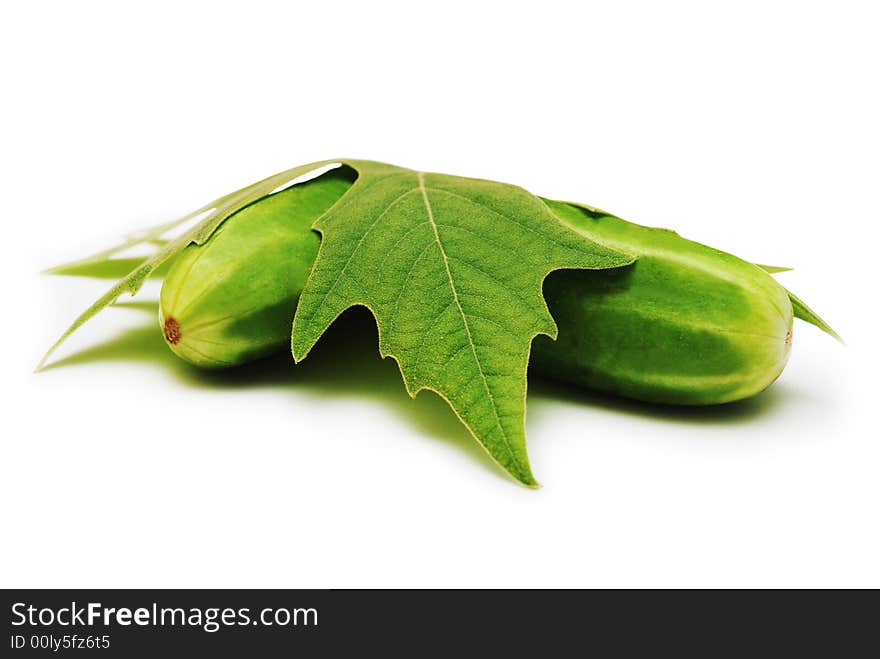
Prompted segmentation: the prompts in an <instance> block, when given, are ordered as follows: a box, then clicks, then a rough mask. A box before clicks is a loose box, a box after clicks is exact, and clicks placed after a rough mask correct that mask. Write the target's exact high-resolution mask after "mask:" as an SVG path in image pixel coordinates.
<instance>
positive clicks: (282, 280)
mask: <svg viewBox="0 0 880 659" xmlns="http://www.w3.org/2000/svg"><path fill="white" fill-rule="evenodd" d="M354 178H355V174H354V172H353V170H351V169H349V168H344V167H343V168H339V169H334V170H332V171H330V172H328V173H326V174H324V175H323V176H321V177H320V178H317V179H313V180H311V181H308V182H306V183H303V184H300V185H296V186H293V187H290V188H287V189H286V190H282V191H281V192H278V193H276V194H273V195H270V196H268V197H265V198H263V199H261V200H259V201H257V202H255V203H253V204H251V205H250V206H246V207H245V208H243V209H241V210H240V211H238V212H237V213H235V214H234V215H232V216H231V217H229V218H228V219H227V220H226V221H225V222H224V223H223V224H221V225H220V227H219V228H218V229H217V231H216V232H214V234H213V235H212V236H211V238H210V239H209V240H208V241H207V242H206V243H205V244H203V245H195V244H191V245H189V246H187V247H186V248H185V249H184V250H183V251H182V252H181V254H180V256H178V257H177V258H176V259H175V261H174V263H173V264H172V266H171V268H170V270H169V271H168V274H167V275H166V277H165V279H164V281H163V282H162V292H161V294H160V300H159V322H160V324H161V326H162V332H163V334H164V336H165V342H166V343H167V344H168V345H169V346H170V347H171V349H172V350H173V351H174V352H175V353H176V354H177V355H178V356H179V357H181V358H183V359H185V360H186V361H188V362H190V363H192V364H195V365H196V366H200V367H203V368H222V367H227V366H235V365H238V364H243V363H245V362H248V361H251V360H254V359H257V358H259V357H264V356H266V355H268V354H271V353H273V352H277V351H278V350H280V349H281V348H283V347H285V346H289V345H290V327H291V323H292V322H293V315H294V312H295V311H296V301H297V299H298V298H299V294H300V292H301V291H302V289H303V286H304V285H305V283H306V278H307V277H308V276H309V272H310V271H311V269H312V264H313V263H314V261H315V257H316V256H317V254H318V245H319V238H318V234H316V233H315V232H314V231H312V228H311V227H312V223H313V222H314V221H315V220H316V219H318V217H320V216H321V215H322V214H323V213H324V212H325V211H326V210H327V209H328V208H330V206H332V205H333V204H334V203H335V202H336V201H337V200H338V199H339V198H340V197H341V196H342V195H343V194H345V192H346V190H348V188H349V187H350V186H351V184H352V183H353V182H354Z"/></svg>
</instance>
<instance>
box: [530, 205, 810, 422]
mask: <svg viewBox="0 0 880 659" xmlns="http://www.w3.org/2000/svg"><path fill="white" fill-rule="evenodd" d="M545 201H546V203H547V204H548V205H549V206H550V208H551V209H552V210H553V211H554V212H555V213H556V215H557V216H558V217H559V218H560V219H561V220H562V221H563V222H565V223H566V224H568V225H570V226H571V227H573V228H575V229H576V230H578V231H580V232H582V233H583V234H585V235H587V236H589V237H590V238H591V239H593V240H595V241H597V242H600V243H604V244H606V245H609V246H611V247H619V248H621V249H626V250H628V251H630V252H634V253H636V254H638V255H639V258H638V260H637V261H636V262H635V263H633V264H632V265H630V266H627V267H624V268H619V269H616V270H608V271H602V272H600V271H585V270H578V271H574V270H560V271H556V272H554V273H551V274H550V275H549V276H548V277H547V279H546V280H545V283H544V295H545V298H546V300H547V303H548V305H549V307H550V311H551V313H552V314H553V317H554V318H555V319H556V323H557V326H558V327H559V336H558V339H557V340H556V341H551V340H549V339H548V338H547V337H544V336H540V337H537V338H536V339H535V342H534V344H533V353H532V367H533V369H534V370H536V371H537V372H539V373H541V374H543V375H545V376H548V377H552V378H554V379H559V380H563V381H567V382H571V383H574V384H577V385H583V386H586V387H590V388H593V389H598V390H601V391H606V392H610V393H613V394H619V395H622V396H627V397H629V398H636V399H639V400H645V401H650V402H655V403H671V404H682V405H707V404H714V403H725V402H729V401H734V400H739V399H742V398H746V397H749V396H752V395H754V394H757V393H758V392H760V391H762V390H764V389H766V388H767V387H768V386H769V385H770V384H771V383H772V382H773V381H774V380H775V379H776V378H777V377H779V375H780V373H782V370H783V368H784V367H785V364H786V362H787V361H788V355H789V352H790V349H791V338H792V333H791V332H792V318H793V312H792V305H791V302H790V301H789V297H788V293H787V291H786V290H785V289H784V288H783V287H782V286H780V285H779V284H778V283H777V282H776V281H775V280H774V279H773V278H772V277H771V276H770V275H769V274H767V273H766V272H765V271H764V270H762V269H761V268H760V267H758V266H756V265H753V264H751V263H748V262H747V261H743V260H742V259H739V258H737V257H735V256H732V255H730V254H727V253H725V252H721V251H718V250H716V249H712V248H711V247H706V246H704V245H701V244H699V243H695V242H693V241H690V240H687V239H685V238H682V237H681V236H679V235H678V234H677V233H675V232H674V231H669V230H666V229H653V228H648V227H643V226H640V225H638V224H633V223H631V222H626V221H624V220H621V219H619V218H617V217H614V216H612V215H608V214H605V213H602V212H600V211H596V210H594V209H590V208H588V207H579V206H576V205H573V204H566V203H560V202H555V201H550V200H545Z"/></svg>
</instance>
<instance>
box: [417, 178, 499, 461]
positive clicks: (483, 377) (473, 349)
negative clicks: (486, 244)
mask: <svg viewBox="0 0 880 659" xmlns="http://www.w3.org/2000/svg"><path fill="white" fill-rule="evenodd" d="M418 181H419V190H420V191H421V193H422V201H423V202H424V204H425V211H426V212H427V214H428V222H430V224H431V230H432V231H433V232H434V240H435V241H436V242H437V248H438V249H439V250H440V256H442V257H443V267H444V268H445V270H446V277H447V279H448V280H449V288H450V289H451V290H452V297H453V300H454V302H455V306H456V308H457V309H458V313H459V315H460V316H461V322H462V324H463V325H464V330H465V333H466V334H467V340H468V344H469V345H470V348H471V354H472V355H473V356H474V361H475V362H476V364H477V370H478V371H479V374H480V381H481V382H482V383H483V388H484V389H485V390H486V394H488V396H489V402H490V403H491V404H492V415H493V416H494V417H495V425H496V426H497V427H498V430H499V431H500V432H501V438H502V439H503V440H504V448H505V449H506V450H507V453H508V454H509V455H510V459H511V460H512V461H513V464H516V456H515V455H514V453H513V448H512V447H511V446H510V440H509V439H508V438H507V433H506V432H504V427H503V426H502V425H501V419H500V417H499V415H498V406H497V405H496V403H495V397H494V396H493V395H492V389H491V388H490V387H489V381H488V380H487V379H486V374H485V373H484V372H483V365H482V363H481V362H480V358H479V356H478V355H477V348H476V346H475V345H474V340H473V336H472V335H471V328H470V325H469V324H468V321H467V316H466V315H465V313H464V309H463V308H462V306H461V301H460V300H459V299H458V289H457V288H456V287H455V281H454V280H453V278H452V271H451V270H450V269H449V257H448V256H447V255H446V249H445V248H444V247H443V241H442V240H440V232H439V231H438V229H437V222H436V221H435V220H434V211H433V209H432V208H431V202H430V200H429V199H428V190H427V189H426V188H425V173H424V172H419V173H418Z"/></svg>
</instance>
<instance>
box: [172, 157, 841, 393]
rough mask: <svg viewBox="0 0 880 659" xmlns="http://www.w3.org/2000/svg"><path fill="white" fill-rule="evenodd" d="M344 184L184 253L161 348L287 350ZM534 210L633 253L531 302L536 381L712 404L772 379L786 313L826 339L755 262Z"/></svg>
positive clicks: (205, 359)
mask: <svg viewBox="0 0 880 659" xmlns="http://www.w3.org/2000/svg"><path fill="white" fill-rule="evenodd" d="M354 178H355V177H354V174H353V172H352V171H351V170H350V169H348V168H346V167H342V168H339V169H335V170H332V171H330V172H329V173H327V174H324V175H323V176H321V177H319V178H317V179H313V180H312V181H308V182H306V183H303V184H300V185H297V186H294V187H292V188H289V189H287V190H283V191H281V192H279V193H277V194H274V195H271V196H269V197H266V198H264V199H261V200H259V201H256V202H255V203H252V204H251V205H249V206H247V207H245V208H243V209H242V210H239V211H238V212H237V213H235V214H234V215H232V216H231V217H229V218H228V219H227V220H226V221H225V222H224V223H223V224H222V225H221V226H220V228H219V229H217V230H216V231H215V232H214V233H213V235H211V236H210V238H209V239H208V240H207V241H205V242H204V243H203V244H201V245H196V244H192V245H189V246H188V247H186V248H185V249H184V250H183V251H182V253H181V254H180V255H179V256H178V257H177V258H176V260H175V261H174V263H173V265H172V267H171V269H170V271H169V272H168V274H167V276H166V277H165V280H164V283H163V286H162V292H161V305H160V306H161V323H162V330H163V334H164V336H165V338H166V341H167V342H168V344H169V346H170V347H171V349H172V350H174V352H175V353H176V354H177V355H179V356H180V357H182V358H183V359H185V360H187V361H189V362H191V363H193V364H195V365H197V366H201V367H209V368H214V367H228V366H233V365H237V364H241V363H244V362H247V361H250V360H252V359H255V358H258V357H261V356H264V355H267V354H270V353H272V352H277V351H282V350H286V349H288V346H289V343H290V333H291V330H290V328H291V322H292V320H293V316H294V312H295V309H296V304H297V299H298V297H299V295H300V293H301V292H302V290H303V286H304V284H305V282H306V279H307V277H308V275H309V272H310V269H311V266H312V262H313V261H314V259H315V256H316V254H317V251H318V247H319V237H318V235H317V234H316V233H315V232H314V231H312V229H311V227H312V224H313V223H314V222H315V221H316V220H317V219H318V218H319V217H320V216H321V215H322V214H323V213H324V212H325V211H327V209H329V208H330V207H332V206H333V204H334V203H335V202H337V201H338V200H339V199H340V198H341V197H342V196H343V195H344V194H345V192H346V191H347V190H348V188H349V187H350V186H351V184H352V182H353V180H354ZM544 201H545V203H546V204H547V206H548V207H549V208H550V210H552V211H553V213H554V214H555V215H556V216H557V217H558V218H559V220H560V221H562V222H563V223H565V224H566V225H568V226H570V227H573V228H574V229H576V230H577V231H578V232H581V233H582V234H584V235H586V236H587V237H589V238H590V239H591V240H593V241H595V242H597V243H599V244H602V245H607V246H609V247H612V248H615V249H618V250H621V251H622V252H626V253H631V254H635V255H636V256H638V259H637V261H636V262H635V263H633V264H631V265H628V266H625V267H622V268H616V269H607V270H558V271H556V272H553V273H551V274H550V275H549V276H548V277H547V279H546V280H545V284H544V294H545V297H546V300H547V303H548V305H549V307H550V311H551V313H552V315H553V317H554V319H555V320H556V323H557V325H558V329H559V334H558V339H557V340H556V341H553V340H551V339H550V338H548V337H546V336H538V337H537V338H536V339H535V341H534V344H533V354H532V358H531V363H532V367H533V369H535V370H537V371H538V372H540V373H541V374H542V375H544V376H547V377H550V378H554V379H558V380H563V381H567V382H571V383H574V384H577V385H583V386H586V387H590V388H593V389H598V390H602V391H607V392H611V393H614V394H619V395H623V396H627V397H631V398H635V399H640V400H646V401H651V402H659V403H672V404H689V405H705V404H714V403H724V402H729V401H733V400H739V399H742V398H746V397H748V396H752V395H754V394H756V393H758V392H760V391H762V390H763V389H765V388H766V387H767V386H769V385H770V384H771V383H772V382H773V381H774V380H775V379H776V378H777V377H778V376H779V374H780V373H781V372H782V369H783V368H784V367H785V364H786V361H787V360H788V356H789V352H790V348H791V341H792V317H793V315H797V316H798V317H800V318H803V319H804V320H806V321H808V322H811V323H813V324H814V325H817V326H818V327H820V328H822V329H823V330H825V331H827V332H829V333H830V334H832V335H833V334H834V333H833V330H831V329H830V327H828V326H827V324H825V323H824V321H822V320H821V319H820V318H819V317H818V316H817V315H816V314H815V313H814V312H812V311H811V310H810V309H809V308H808V307H806V305H804V304H803V303H802V302H801V301H800V300H798V299H797V298H795V297H794V296H790V295H789V293H788V292H787V291H786V290H785V289H784V288H783V287H782V286H780V285H779V284H778V283H777V282H776V281H775V280H774V279H773V278H772V277H771V276H770V275H769V274H768V273H767V272H766V271H764V270H762V269H761V268H760V267H758V266H756V265H753V264H751V263H748V262H746V261H743V260H741V259H739V258H737V257H735V256H732V255H730V254H727V253H725V252H721V251H718V250H715V249H712V248H709V247H706V246H704V245H700V244H698V243H695V242H692V241H690V240H686V239H685V238H682V237H681V236H679V235H678V234H676V233H674V232H672V231H668V230H664V229H652V228H648V227H643V226H640V225H637V224H633V223H630V222H626V221H624V220H621V219H619V218H617V217H614V216H612V215H609V214H607V213H604V212H601V211H597V210H596V209H593V208H590V207H587V206H578V205H575V204H568V203H561V202H555V201H550V200H544ZM793 303H794V306H793ZM835 336H836V335H835Z"/></svg>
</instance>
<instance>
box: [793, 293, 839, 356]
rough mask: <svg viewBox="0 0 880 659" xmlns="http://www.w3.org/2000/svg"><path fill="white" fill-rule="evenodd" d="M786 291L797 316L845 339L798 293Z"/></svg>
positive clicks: (836, 336)
mask: <svg viewBox="0 0 880 659" xmlns="http://www.w3.org/2000/svg"><path fill="white" fill-rule="evenodd" d="M786 292H787V293H788V299H789V300H791V308H792V310H793V311H794V317H795V318H800V319H801V320H803V321H805V322H808V323H810V324H811V325H815V326H816V327H818V328H819V329H820V330H822V331H823V332H825V333H826V334H829V335H830V336H833V337H834V338H835V339H837V340H838V341H840V342H841V343H843V339H842V338H840V335H839V334H838V333H837V332H835V331H834V330H833V329H832V328H831V325H829V324H828V323H826V322H825V321H824V320H822V319H821V318H820V317H819V314H817V313H816V312H815V311H813V310H812V309H810V307H808V306H807V305H806V303H805V302H804V301H803V300H801V299H800V298H799V297H798V296H797V295H795V294H794V293H792V292H791V291H786Z"/></svg>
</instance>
